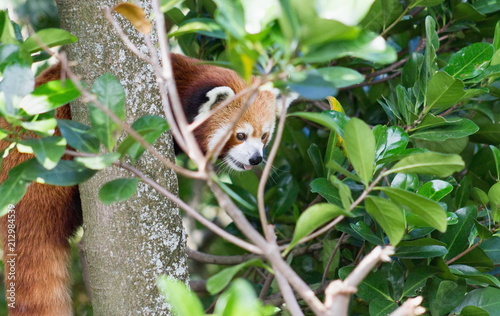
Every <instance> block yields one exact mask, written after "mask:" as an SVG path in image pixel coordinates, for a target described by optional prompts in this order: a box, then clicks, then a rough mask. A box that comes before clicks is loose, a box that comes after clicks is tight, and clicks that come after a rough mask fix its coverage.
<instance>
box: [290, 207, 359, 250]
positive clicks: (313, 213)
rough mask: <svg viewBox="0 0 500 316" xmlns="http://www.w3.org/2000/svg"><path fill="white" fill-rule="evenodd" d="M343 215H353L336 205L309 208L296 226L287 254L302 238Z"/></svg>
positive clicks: (301, 215)
mask: <svg viewBox="0 0 500 316" xmlns="http://www.w3.org/2000/svg"><path fill="white" fill-rule="evenodd" d="M341 215H343V216H351V213H349V212H347V211H345V210H343V209H341V208H340V207H338V206H336V205H333V204H328V203H318V204H314V205H313V206H310V207H308V208H307V209H306V210H305V211H304V212H303V213H302V214H300V217H299V219H298V220H297V225H296V226H295V232H294V233H293V238H292V241H291V242H290V245H289V246H288V247H287V248H286V250H285V253H288V252H289V251H290V250H291V249H292V248H293V247H294V246H295V245H297V243H298V242H299V241H300V240H301V239H302V238H304V237H306V236H307V235H309V234H310V233H312V232H313V231H315V230H316V229H318V228H320V227H321V226H323V224H325V223H328V222H329V221H331V220H332V219H334V218H336V217H338V216H341Z"/></svg>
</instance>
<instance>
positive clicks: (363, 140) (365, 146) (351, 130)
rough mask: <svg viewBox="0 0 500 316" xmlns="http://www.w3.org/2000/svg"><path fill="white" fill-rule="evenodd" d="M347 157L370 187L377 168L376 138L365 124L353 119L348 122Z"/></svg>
mask: <svg viewBox="0 0 500 316" xmlns="http://www.w3.org/2000/svg"><path fill="white" fill-rule="evenodd" d="M344 142H345V149H346V151H347V156H348V157H349V160H350V161H351V163H352V166H353V167H354V169H355V170H356V172H357V174H358V176H359V177H360V178H361V180H363V183H364V184H365V186H368V185H369V183H370V180H371V178H372V175H373V169H374V166H375V164H374V163H375V137H374V136H373V132H372V130H371V129H370V127H368V125H366V123H365V122H363V121H362V120H360V119H358V118H352V119H350V120H349V122H347V125H346V128H345V134H344Z"/></svg>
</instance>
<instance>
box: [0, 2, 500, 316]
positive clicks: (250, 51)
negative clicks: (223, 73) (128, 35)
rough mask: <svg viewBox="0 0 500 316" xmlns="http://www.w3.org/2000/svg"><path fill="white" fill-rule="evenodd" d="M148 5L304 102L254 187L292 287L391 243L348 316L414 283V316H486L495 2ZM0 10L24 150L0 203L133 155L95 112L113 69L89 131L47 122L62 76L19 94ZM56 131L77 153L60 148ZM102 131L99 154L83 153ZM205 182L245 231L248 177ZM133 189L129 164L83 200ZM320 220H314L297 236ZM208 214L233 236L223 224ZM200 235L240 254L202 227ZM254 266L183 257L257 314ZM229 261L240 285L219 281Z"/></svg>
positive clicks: (153, 131)
mask: <svg viewBox="0 0 500 316" xmlns="http://www.w3.org/2000/svg"><path fill="white" fill-rule="evenodd" d="M355 5H356V8H357V9H356V10H353V9H352V7H353V6H355ZM162 9H163V10H164V13H165V15H166V17H167V18H168V20H169V22H170V25H169V27H170V28H171V30H170V32H169V36H170V38H171V40H172V41H173V42H175V43H176V44H177V45H178V46H179V47H180V48H181V49H182V50H183V51H184V53H185V54H187V55H190V56H193V57H198V58H202V59H207V60H211V61H213V62H214V63H218V64H223V65H225V66H229V67H232V68H234V69H235V70H236V71H238V72H239V74H240V75H241V76H242V77H243V78H245V79H246V80H248V81H250V80H251V76H252V75H262V76H263V78H265V79H266V80H269V81H272V82H273V84H274V85H275V87H278V88H280V89H284V88H286V87H288V88H290V89H292V90H294V91H296V92H298V93H300V94H301V95H302V96H303V97H304V98H306V99H308V100H303V101H301V102H297V103H295V105H293V106H292V108H291V109H290V110H289V113H290V114H289V116H288V117H287V123H286V127H285V130H284V134H283V138H282V140H281V144H280V149H279V152H278V155H277V158H276V160H275V163H274V164H275V166H276V169H275V171H274V173H273V175H272V177H271V179H270V180H269V181H268V182H267V184H266V189H265V197H264V199H265V204H266V213H267V216H268V221H269V222H270V223H271V224H273V225H274V227H275V229H276V236H277V238H278V241H279V242H280V243H282V244H285V245H286V247H283V248H284V253H283V255H284V256H287V260H288V261H287V262H288V263H289V264H290V265H291V267H292V268H293V269H294V270H295V271H296V272H297V273H298V274H299V275H300V276H301V277H302V278H303V279H304V280H305V281H306V282H307V283H308V284H309V285H311V286H314V287H318V286H322V285H325V284H326V282H327V281H329V280H333V279H339V278H340V279H344V278H345V277H346V276H347V275H348V274H349V273H350V272H351V271H352V269H353V266H355V265H356V264H357V263H359V260H360V258H362V257H363V256H364V255H365V254H366V253H367V252H368V251H370V250H371V249H373V248H374V247H375V246H376V245H386V244H392V245H394V246H397V251H396V254H395V255H394V258H393V259H394V260H393V262H391V263H384V264H382V265H380V266H379V267H377V268H376V270H375V271H373V272H372V273H371V274H370V275H368V277H367V278H366V279H365V280H364V281H363V282H362V283H361V284H360V286H359V288H358V292H357V293H356V296H357V299H356V300H353V301H352V304H351V307H350V308H351V311H352V313H353V314H369V315H385V314H388V313H389V312H391V311H393V310H395V309H396V308H397V307H398V306H399V305H400V304H401V303H402V302H404V301H405V300H406V299H408V298H410V297H414V296H416V295H423V296H424V306H425V307H426V308H427V309H428V310H429V311H430V314H431V315H447V314H449V313H456V314H461V315H470V314H480V315H483V314H485V315H486V314H487V313H489V314H490V315H498V308H496V307H497V306H498V303H497V302H498V299H497V298H498V295H499V291H500V290H499V288H500V281H499V279H498V273H499V271H498V268H496V266H498V264H499V260H500V255H499V251H498V249H499V247H500V242H499V240H500V238H499V236H498V221H499V219H500V184H499V182H498V181H499V178H500V149H499V147H498V146H499V144H500V129H499V126H500V114H499V113H500V103H499V97H500V93H499V91H500V90H499V89H500V81H499V80H498V79H499V78H500V22H497V21H498V19H499V17H500V2H499V1H495V0H478V1H469V2H463V1H443V0H412V1H391V0H375V1H373V0H370V1H366V0H365V1H320V0H317V1H314V2H313V3H309V2H306V1H301V0H281V1H278V0H274V1H271V0H266V1H245V0H241V1H227V0H215V1H210V0H203V1H162ZM181 9H182V10H181ZM0 15H1V18H0V22H1V24H0V41H1V42H2V46H1V48H0V71H1V73H2V75H3V79H2V81H1V83H0V115H1V117H2V119H4V120H5V121H6V122H8V123H9V126H11V128H10V129H1V130H0V139H6V140H8V141H9V142H10V143H11V144H12V145H11V146H9V147H7V148H2V149H1V150H2V152H1V155H0V156H1V157H6V156H8V155H9V153H10V152H11V151H12V150H20V151H23V152H29V153H34V154H35V157H36V158H35V159H32V160H29V161H28V162H26V163H24V164H23V165H20V166H18V167H16V168H14V169H12V170H11V171H10V173H9V178H8V179H7V180H6V181H5V182H3V183H2V184H1V185H0V210H1V211H2V212H3V213H4V212H5V211H6V210H7V208H8V205H9V204H11V203H16V202H17V201H19V200H20V199H21V197H22V195H23V194H24V192H25V190H26V187H27V185H29V183H31V182H32V181H38V182H45V183H52V184H59V185H70V184H74V183H79V182H82V181H84V180H86V179H88V177H90V176H92V175H93V174H94V173H95V172H96V170H100V169H104V168H106V167H107V166H109V165H111V164H113V163H115V162H118V161H119V160H122V159H126V158H129V159H130V160H131V161H132V162H135V161H136V160H137V159H139V157H140V156H141V154H142V153H143V152H144V149H143V148H142V147H141V146H140V144H139V143H138V142H137V141H136V140H134V138H132V137H130V136H127V137H126V138H125V139H124V140H123V141H121V143H119V144H118V146H116V144H117V138H118V135H119V133H120V132H121V127H120V125H118V124H117V123H116V122H114V121H113V120H112V119H110V117H109V116H108V115H107V114H106V113H105V111H106V110H107V111H111V112H113V113H114V114H115V115H116V116H117V117H118V118H120V119H122V120H123V119H124V118H125V94H124V91H123V88H122V87H121V85H120V83H119V81H118V80H117V79H116V78H114V77H113V76H111V75H109V74H105V75H103V76H102V77H100V78H99V79H97V81H96V82H95V83H94V85H93V88H92V92H93V93H94V94H95V95H96V97H97V98H96V99H95V100H94V102H93V104H92V105H90V106H89V111H90V117H91V121H92V126H91V127H90V126H86V125H83V124H81V123H76V122H71V121H64V120H57V121H55V120H54V118H53V114H54V111H53V110H54V109H56V108H57V107H60V106H62V105H63V104H65V103H66V102H69V101H71V100H73V99H74V98H76V97H78V95H79V92H78V90H77V89H76V88H75V87H74V86H73V85H72V83H71V82H70V81H66V82H54V83H50V84H47V85H45V86H41V87H39V88H37V89H34V90H33V84H32V83H33V80H34V74H33V73H32V71H31V69H30V65H31V63H32V62H33V61H34V60H36V59H37V55H32V54H38V51H39V47H38V46H37V45H36V43H37V42H36V41H35V42H33V40H29V39H28V40H26V41H22V39H20V38H19V37H18V36H17V35H16V33H15V30H14V28H15V27H14V26H15V25H13V24H11V23H10V21H9V20H8V17H7V14H6V12H1V13H0ZM38 38H41V39H45V41H46V44H47V45H48V46H54V45H60V44H69V43H71V42H73V41H74V40H75V39H74V37H72V36H71V35H70V34H66V33H64V32H61V31H59V30H51V29H48V30H44V31H43V33H40V34H38ZM333 96H335V98H333ZM326 97H328V98H327V99H326V100H325V98H326ZM310 100H316V101H310ZM343 109H345V113H344V110H343ZM55 122H57V126H58V128H59V130H60V131H61V134H62V136H58V135H56V134H55ZM132 128H133V129H134V130H136V131H137V132H138V133H139V134H140V135H141V136H143V137H144V139H145V140H146V141H147V142H148V143H150V144H152V143H154V141H155V140H156V139H158V137H159V136H160V135H161V134H162V133H163V132H165V131H166V130H167V129H168V124H167V123H166V122H165V120H164V119H162V118H159V117H151V116H147V117H143V118H140V119H139V120H137V121H136V122H135V123H134V124H133V125H132ZM33 135H38V136H40V137H39V138H33ZM66 144H68V145H70V146H71V147H72V148H74V149H75V150H76V151H78V152H79V153H80V154H81V156H83V157H78V158H77V159H75V160H73V161H67V160H61V157H62V155H63V154H64V152H65V150H66ZM101 144H102V145H103V147H104V148H105V149H106V151H107V152H106V153H104V154H99V155H98V154H96V153H97V152H98V151H99V147H100V145H101ZM179 163H180V164H185V165H186V166H190V163H189V161H186V160H184V161H183V160H182V159H179ZM216 181H217V182H218V183H220V184H221V186H222V187H223V189H224V190H225V192H227V193H228V194H229V195H230V197H231V198H232V199H233V200H234V201H235V202H236V203H237V205H238V206H239V207H240V208H241V210H242V211H243V213H244V214H245V215H246V216H247V218H248V220H249V221H250V222H251V223H252V224H253V225H254V226H255V227H260V225H261V222H260V220H259V214H258V212H257V210H258V206H257V187H258V184H259V179H258V176H257V175H256V174H255V173H253V172H245V173H241V174H220V175H219V179H217V180H216ZM193 183H194V180H191V179H186V178H180V184H181V196H182V198H183V199H184V200H185V201H189V200H191V199H194V198H197V203H198V206H199V208H200V209H208V207H211V209H213V207H217V205H215V202H214V198H213V195H212V194H211V192H209V191H208V190H206V188H203V187H201V189H199V188H200V186H192V184H193ZM137 185H138V180H137V179H135V178H131V179H118V180H114V181H112V182H110V183H108V184H106V185H105V186H104V187H103V188H102V189H101V192H100V198H101V200H102V201H103V202H105V203H113V202H118V201H123V200H125V199H127V198H129V197H130V196H132V195H133V194H134V192H135V190H136V189H137ZM191 187H195V189H192V190H191V189H190V188H191ZM186 188H188V189H186ZM197 190H200V191H197ZM200 197H201V198H200ZM335 219H337V220H339V223H338V224H336V225H335V227H334V228H332V229H331V230H330V231H329V232H328V233H326V234H321V235H319V236H318V237H316V238H313V239H311V240H308V239H307V236H308V235H309V234H310V233H311V232H313V231H315V230H317V229H319V228H320V227H321V226H323V225H327V224H328V223H330V222H331V221H332V220H335ZM200 228H202V227H200ZM224 228H225V229H226V231H228V232H230V233H232V234H233V235H236V236H239V237H242V236H243V234H242V233H241V232H240V231H239V230H238V229H237V228H236V227H235V225H234V224H233V223H229V224H228V225H226V226H225V227H224ZM260 229H262V227H260ZM304 238H306V241H305V247H299V246H300V245H301V240H302V241H303V240H304ZM203 247H206V248H205V249H202V250H206V251H208V250H211V251H212V252H213V253H216V254H220V255H241V254H242V250H241V249H235V247H233V246H229V245H228V244H227V242H225V241H222V240H219V239H216V240H215V241H213V242H212V243H210V244H208V245H203ZM208 248H209V249H208ZM216 272H217V273H216ZM269 273H272V271H270V269H269V267H268V266H267V265H265V264H264V263H263V262H262V261H260V260H255V259H254V260H253V261H245V262H242V263H241V264H239V265H235V266H234V267H231V268H228V269H221V268H215V269H213V268H210V270H208V269H207V270H206V271H205V270H202V271H193V275H195V276H201V277H206V278H208V279H209V281H208V284H207V286H208V287H209V291H210V293H211V294H213V295H217V294H218V293H220V292H222V291H224V289H225V288H227V289H226V291H225V292H223V294H221V295H220V297H219V300H218V302H217V304H216V306H215V310H214V311H215V314H217V315H237V313H238V312H239V311H241V310H245V311H249V312H250V311H254V312H255V313H256V314H259V313H260V314H259V315H268V314H272V313H273V312H274V311H275V310H274V307H269V306H265V305H263V304H262V303H261V302H260V301H259V300H258V299H257V298H256V295H255V292H254V290H260V291H262V293H261V295H260V297H261V298H264V299H270V298H272V297H275V296H278V295H279V293H280V292H279V288H278V286H277V285H276V284H274V283H273V284H271V285H269V284H267V285H265V283H266V278H267V275H268V274H269ZM242 275H244V276H245V277H246V278H247V279H251V280H252V281H253V282H252V283H253V284H252V285H253V286H252V285H250V284H249V283H248V282H245V281H242V280H236V281H234V282H232V283H231V282H230V281H231V280H232V279H233V278H234V277H237V276H242ZM159 288H160V290H161V291H162V292H164V293H166V296H167V297H168V300H169V302H170V303H171V304H172V305H173V306H174V308H176V311H177V312H178V313H179V315H203V314H204V311H203V308H202V304H201V302H200V301H199V300H198V299H197V298H196V297H195V296H194V295H192V293H189V292H187V291H186V290H185V289H184V288H183V287H182V286H181V285H178V284H172V283H171V281H169V280H167V279H164V278H162V279H160V280H159ZM184 300H189V302H190V304H185V301H184ZM278 305H279V304H278Z"/></svg>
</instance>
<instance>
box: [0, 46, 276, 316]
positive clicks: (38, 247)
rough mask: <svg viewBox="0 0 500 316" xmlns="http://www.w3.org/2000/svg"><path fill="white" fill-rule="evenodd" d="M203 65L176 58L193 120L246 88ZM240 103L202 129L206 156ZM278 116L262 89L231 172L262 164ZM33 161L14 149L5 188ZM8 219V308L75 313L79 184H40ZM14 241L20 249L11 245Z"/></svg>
mask: <svg viewBox="0 0 500 316" xmlns="http://www.w3.org/2000/svg"><path fill="white" fill-rule="evenodd" d="M199 62H200V61H198V60H196V59H191V58H187V57H184V56H181V55H172V63H173V66H174V76H175V80H176V84H177V86H178V91H179V95H180V98H181V102H182V104H183V107H184V109H185V113H186V115H187V117H188V120H189V121H190V122H191V121H193V120H194V119H195V117H197V116H198V115H203V114H204V113H206V112H207V111H208V110H210V108H211V107H213V106H214V105H216V104H217V103H219V102H220V101H222V100H224V99H225V98H227V97H229V96H231V95H234V94H236V93H238V92H239V91H241V90H242V89H244V88H245V87H246V83H245V82H244V81H243V80H242V79H241V78H240V77H238V75H237V74H236V73H235V72H234V71H231V70H228V69H224V68H219V67H214V66H208V65H201V64H199ZM60 73H61V69H60V66H54V67H51V68H49V69H48V70H47V71H45V72H44V73H42V75H40V76H39V77H38V78H37V80H36V85H40V84H43V83H45V82H48V81H51V80H55V79H59V78H60ZM241 102H242V101H241V100H237V101H234V102H232V103H231V104H230V105H229V106H228V107H226V108H225V109H224V110H222V111H220V112H218V113H217V114H216V115H214V116H213V117H210V118H209V119H208V120H207V121H206V122H205V123H204V124H202V125H201V126H200V127H199V128H198V129H197V130H196V131H195V137H196V139H197V141H198V142H199V143H200V146H201V148H202V150H203V151H204V152H207V151H208V150H209V149H211V148H212V147H213V146H214V143H216V142H217V141H218V140H219V139H220V138H221V137H223V136H224V133H226V131H227V125H228V124H229V122H230V120H231V119H232V117H233V115H234V113H235V110H237V109H238V108H239V107H240V106H241ZM276 112H277V111H276V95H275V94H274V93H272V92H270V91H261V92H259V94H258V96H257V97H256V99H255V101H254V102H253V103H252V104H251V105H250V107H249V108H248V109H247V111H246V112H245V113H244V114H243V116H242V118H241V119H240V120H239V121H238V123H237V124H236V126H235V128H234V129H233V130H232V133H231V137H230V139H229V141H228V142H227V143H226V145H225V147H224V150H223V152H222V157H223V158H224V160H225V162H226V163H227V164H228V165H229V167H231V168H233V169H235V170H244V169H249V168H251V166H252V165H257V164H259V163H260V162H261V161H262V156H263V153H262V150H263V147H264V146H265V144H267V142H268V141H269V139H270V138H271V135H272V132H273V130H274V125H275V119H276ZM57 117H58V118H61V119H71V115H70V109H69V106H68V105H66V106H64V107H61V108H59V109H58V111H57ZM0 127H4V128H8V127H7V125H6V122H5V121H4V120H3V119H0ZM28 136H29V135H28ZM7 146H8V143H7V142H5V141H1V140H0V150H3V149H4V148H6V147H7ZM29 158H31V156H30V155H27V154H21V153H19V152H17V151H15V150H14V151H13V152H12V153H10V154H9V156H8V157H7V158H6V159H5V161H4V162H3V166H2V170H1V173H0V183H1V182H3V181H5V179H6V178H7V174H8V171H9V170H10V169H11V168H12V167H14V166H15V165H17V164H19V163H20V162H23V161H25V160H27V159H29ZM9 214H14V216H15V221H14V224H15V237H13V236H9V235H11V234H9V226H8V225H9V224H11V222H12V221H10V219H12V216H11V218H9V215H7V216H4V217H2V218H0V231H1V234H0V236H1V239H2V248H3V250H4V257H3V260H4V263H5V285H6V289H7V293H6V294H7V298H9V297H10V296H14V297H15V298H13V299H12V302H13V303H14V304H13V305H10V307H13V306H15V308H9V315H30V316H35V315H36V316H63V315H71V314H72V307H71V296H70V292H69V287H68V284H69V281H70V280H69V273H68V262H69V244H68V239H69V238H70V237H71V236H72V234H73V233H74V231H75V229H76V228H77V227H78V226H79V225H81V221H82V216H81V206H80V198H79V194H78V189H77V187H76V186H72V187H57V186H51V185H45V184H38V183H33V184H32V185H31V186H30V187H29V188H28V191H27V193H26V195H25V196H24V198H23V199H22V200H21V202H19V203H18V204H17V205H16V206H15V209H14V211H13V212H12V213H9ZM11 232H12V231H11ZM12 237H13V238H12ZM11 240H14V242H15V244H11ZM11 246H14V247H11ZM103 255H105V254H103ZM9 260H14V261H15V264H14V265H13V269H14V270H15V279H13V278H10V277H9V269H10V266H9ZM11 290H12V291H11ZM7 302H8V303H10V302H11V301H9V299H8V300H7Z"/></svg>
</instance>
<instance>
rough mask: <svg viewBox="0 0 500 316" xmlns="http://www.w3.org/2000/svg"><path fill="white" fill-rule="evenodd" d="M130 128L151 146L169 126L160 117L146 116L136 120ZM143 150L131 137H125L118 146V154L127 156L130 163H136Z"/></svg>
mask: <svg viewBox="0 0 500 316" xmlns="http://www.w3.org/2000/svg"><path fill="white" fill-rule="evenodd" d="M132 128H133V129H134V130H135V131H137V132H138V133H139V134H140V135H141V136H142V137H143V138H144V139H145V140H146V141H147V142H148V144H150V145H151V144H153V143H154V142H155V141H156V140H157V139H158V137H160V136H161V134H163V133H164V132H165V131H167V130H168V129H169V125H168V123H167V121H166V120H165V119H164V118H162V117H159V116H154V115H146V116H143V117H140V118H139V119H137V121H135V122H134V124H132ZM145 150H146V149H145V148H144V147H142V146H141V145H140V144H139V143H138V142H137V141H136V140H135V139H134V138H133V137H132V136H127V137H126V138H125V139H124V140H123V141H122V142H121V143H120V145H119V146H118V152H120V153H121V154H129V155H130V160H131V161H132V162H134V161H136V160H137V159H138V158H139V157H140V156H141V155H142V153H144V151H145Z"/></svg>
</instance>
